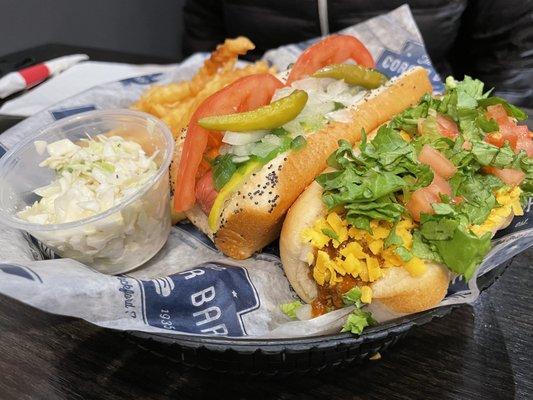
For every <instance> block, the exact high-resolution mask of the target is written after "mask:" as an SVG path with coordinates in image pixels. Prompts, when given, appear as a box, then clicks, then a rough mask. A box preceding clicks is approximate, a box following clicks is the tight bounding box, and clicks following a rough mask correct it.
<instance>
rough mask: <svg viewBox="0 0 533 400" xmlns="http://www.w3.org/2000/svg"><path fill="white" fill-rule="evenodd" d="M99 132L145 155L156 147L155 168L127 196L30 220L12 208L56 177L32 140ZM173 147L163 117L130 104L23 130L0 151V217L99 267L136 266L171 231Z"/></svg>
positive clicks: (118, 269)
mask: <svg viewBox="0 0 533 400" xmlns="http://www.w3.org/2000/svg"><path fill="white" fill-rule="evenodd" d="M98 134H106V135H108V136H110V135H118V136H122V137H124V139H127V140H132V141H135V142H137V143H139V144H140V145H141V146H142V147H143V149H144V151H145V152H146V154H147V155H149V156H150V155H152V154H153V153H154V152H155V151H158V153H157V155H156V157H155V159H154V161H155V162H156V164H157V166H158V167H159V168H158V170H157V173H156V174H155V175H154V176H153V177H152V178H151V179H150V180H149V181H148V182H146V183H145V184H144V185H143V186H141V187H139V189H138V191H136V192H135V193H133V194H132V195H131V196H129V197H126V198H124V199H122V200H121V201H120V203H118V204H116V205H115V206H113V207H112V208H110V209H108V210H106V211H104V212H102V213H100V214H97V215H94V216H92V217H89V218H85V219H81V220H78V221H73V222H68V223H62V224H36V223H30V222H27V221H25V220H23V219H21V218H19V217H17V212H19V211H21V210H23V209H24V208H25V207H27V206H31V205H32V204H33V203H34V202H35V201H37V200H39V196H37V195H36V194H34V193H33V190H34V189H36V188H38V187H41V186H44V185H47V184H49V183H50V182H52V181H53V180H54V179H55V172H54V171H53V170H51V169H50V168H48V167H39V163H41V162H42V161H43V160H44V159H46V158H47V157H48V154H47V153H46V152H45V154H39V153H38V152H37V150H36V148H35V146H34V144H33V143H34V141H36V140H44V141H46V142H48V143H52V142H55V141H57V140H61V139H65V138H66V139H70V140H71V141H73V142H77V141H79V140H80V139H82V138H86V137H87V135H89V136H91V137H95V136H96V135H98ZM173 147H174V142H173V139H172V134H171V132H170V131H169V129H168V128H167V126H166V125H165V124H164V123H163V122H162V121H160V120H158V119H156V118H154V117H153V116H151V115H149V114H145V113H142V112H138V111H130V110H105V111H91V112H87V113H84V114H78V115H75V116H72V117H69V118H65V119H62V120H60V121H58V122H55V123H53V124H51V125H49V126H47V127H45V128H42V129H41V130H39V131H38V132H36V133H34V132H28V139H27V140H25V141H23V142H21V143H20V144H19V145H17V146H16V147H14V148H13V149H12V150H10V151H9V152H7V153H6V154H5V155H4V156H3V157H2V158H1V159H0V223H1V224H4V225H6V226H9V227H11V228H16V229H20V230H23V231H26V232H28V233H29V234H30V235H32V236H34V237H35V238H37V239H38V240H40V241H41V242H42V243H44V244H45V245H46V246H48V247H50V248H51V249H52V250H53V251H54V252H55V253H56V254H57V255H59V256H61V257H68V258H72V259H74V260H77V261H80V262H82V263H84V264H86V265H88V266H90V267H92V268H94V269H95V270H97V271H100V272H103V273H107V274H119V273H123V272H126V271H130V270H132V269H134V268H137V267H138V266H139V265H141V264H143V263H145V262H146V261H148V260H149V259H150V258H152V257H153V256H154V255H155V254H156V253H157V252H158V251H159V250H160V249H161V247H163V245H164V244H165V242H166V240H167V238H168V235H169V232H170V225H171V223H170V205H169V203H170V190H169V176H168V173H169V172H168V167H169V165H170V161H171V159H172V154H173Z"/></svg>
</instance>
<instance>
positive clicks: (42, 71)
mask: <svg viewBox="0 0 533 400" xmlns="http://www.w3.org/2000/svg"><path fill="white" fill-rule="evenodd" d="M88 59H89V56H88V55H87V54H73V55H70V56H64V57H59V58H54V59H53V60H49V61H46V62H44V63H41V64H37V65H33V66H31V67H28V68H24V69H21V70H20V71H17V72H10V73H9V74H7V75H5V76H4V77H3V78H1V79H0V98H2V99H3V98H5V97H7V96H9V95H10V94H13V93H15V92H18V91H20V90H24V89H28V88H31V87H32V86H35V85H37V84H38V83H40V82H42V81H44V80H45V79H47V78H48V77H50V76H52V75H55V74H58V73H60V72H62V71H64V70H66V69H68V68H70V67H72V66H73V65H74V64H77V63H79V62H80V61H85V60H88Z"/></svg>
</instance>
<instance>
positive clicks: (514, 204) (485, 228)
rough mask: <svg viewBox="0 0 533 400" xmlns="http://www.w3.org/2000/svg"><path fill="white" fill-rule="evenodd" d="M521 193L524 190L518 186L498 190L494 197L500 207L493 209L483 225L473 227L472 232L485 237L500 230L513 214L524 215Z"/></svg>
mask: <svg viewBox="0 0 533 400" xmlns="http://www.w3.org/2000/svg"><path fill="white" fill-rule="evenodd" d="M521 193H522V190H521V189H520V188H519V187H518V186H517V187H515V188H513V189H509V188H505V187H503V188H501V189H498V190H497V191H496V193H494V195H495V196H496V201H497V202H498V204H499V205H500V207H495V208H493V209H492V210H491V212H490V214H489V216H488V217H487V219H486V220H485V222H483V223H482V224H480V225H472V226H471V227H470V229H471V230H472V232H474V234H476V235H477V236H483V235H484V234H485V233H487V232H493V231H495V230H497V229H499V228H500V227H501V225H502V224H503V223H504V222H505V220H506V219H507V218H508V217H509V215H510V214H511V213H512V214H513V215H524V211H523V210H522V206H521V205H520V194H521Z"/></svg>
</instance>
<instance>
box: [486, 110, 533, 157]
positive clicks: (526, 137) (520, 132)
mask: <svg viewBox="0 0 533 400" xmlns="http://www.w3.org/2000/svg"><path fill="white" fill-rule="evenodd" d="M487 118H489V119H493V120H494V121H496V122H497V123H498V125H499V130H498V132H494V133H489V134H488V135H487V136H485V141H487V142H488V143H490V144H492V145H494V146H497V147H502V146H503V145H504V144H505V143H506V142H508V143H509V145H510V146H511V147H512V148H513V150H514V151H515V152H516V153H518V152H520V150H524V151H525V152H526V154H527V155H528V157H533V138H532V134H531V132H530V131H529V129H528V127H527V125H518V124H517V123H516V121H515V120H514V119H513V118H510V117H509V116H508V115H507V112H506V111H505V107H504V106H502V105H501V104H496V105H493V106H488V107H487Z"/></svg>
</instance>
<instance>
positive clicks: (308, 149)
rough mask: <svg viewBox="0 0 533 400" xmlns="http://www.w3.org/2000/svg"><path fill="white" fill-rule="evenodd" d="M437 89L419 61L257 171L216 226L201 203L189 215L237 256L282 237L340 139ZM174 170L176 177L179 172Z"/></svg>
mask: <svg viewBox="0 0 533 400" xmlns="http://www.w3.org/2000/svg"><path fill="white" fill-rule="evenodd" d="M431 91H432V87H431V83H430V81H429V79H428V75H427V71H426V70H425V69H424V68H420V67H416V68H413V69H411V70H409V71H407V72H405V73H404V74H402V75H401V76H399V77H397V78H393V79H391V80H390V81H389V82H388V83H387V84H386V85H384V86H382V87H380V88H378V89H375V90H372V91H370V92H369V93H368V94H367V95H366V96H365V97H364V98H363V99H362V100H361V101H360V102H359V103H358V104H356V105H355V106H354V107H352V108H351V113H352V115H353V119H352V121H351V122H350V123H341V122H331V123H329V124H328V125H327V126H326V127H325V128H324V129H323V130H321V131H319V132H316V133H314V134H311V135H309V136H308V137H307V144H306V146H305V147H304V148H303V149H301V150H298V151H289V152H287V153H284V154H281V155H279V156H278V157H276V158H275V159H273V160H272V161H271V162H270V163H268V164H267V165H265V166H264V167H263V168H262V169H261V170H260V171H258V172H256V173H254V174H253V175H251V176H250V177H249V178H248V179H247V180H246V181H245V182H244V184H243V185H242V186H241V187H240V188H239V189H238V190H237V191H236V192H234V193H233V194H232V196H230V197H229V199H228V200H227V201H226V203H225V205H224V208H223V210H222V212H221V215H220V216H219V219H218V226H217V228H216V229H215V230H214V231H213V230H211V229H210V228H209V227H208V224H207V215H205V214H204V213H203V212H202V211H201V210H200V208H199V207H194V208H193V209H191V210H189V211H187V212H186V215H187V217H188V218H189V219H190V220H191V221H192V222H193V223H194V224H195V225H196V226H197V227H198V228H199V229H201V230H202V231H203V232H205V233H206V234H207V235H208V236H209V237H211V238H212V239H213V240H214V242H215V244H216V246H217V247H218V248H219V249H220V250H221V251H222V252H223V253H224V254H226V255H228V256H230V257H233V258H236V259H244V258H247V257H250V256H251V255H252V254H253V253H254V252H256V251H258V250H260V249H261V248H263V247H264V246H266V245H267V244H268V243H270V242H271V241H273V240H274V239H275V238H276V237H278V235H279V233H280V230H281V225H282V223H283V219H284V217H285V213H286V212H287V210H288V209H289V207H290V206H291V204H292V203H293V202H294V201H295V200H296V198H297V197H298V196H299V195H300V193H301V192H302V191H303V190H304V189H305V188H306V187H307V185H309V183H311V181H312V180H313V179H314V178H315V177H316V176H317V175H318V174H319V173H320V172H321V171H322V170H323V169H324V168H325V166H326V160H327V157H328V156H329V155H330V154H331V153H332V152H333V151H334V149H335V148H336V147H337V142H338V141H339V140H340V139H344V140H348V141H349V142H350V143H352V144H353V143H355V142H356V141H357V140H359V139H360V137H361V130H362V129H364V130H365V131H366V132H370V131H372V130H373V129H375V128H376V127H377V126H379V125H381V124H382V123H384V122H385V121H387V120H389V119H390V118H392V117H393V116H394V115H395V114H397V113H399V112H401V111H403V110H404V109H406V108H408V107H409V106H411V105H414V104H416V103H417V102H418V100H419V99H420V98H421V97H422V96H423V95H424V94H425V93H431ZM178 163H179V159H178V160H177V161H176V160H175V161H174V166H173V168H177V165H178ZM172 175H173V176H174V177H175V172H174V173H173V174H172Z"/></svg>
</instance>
